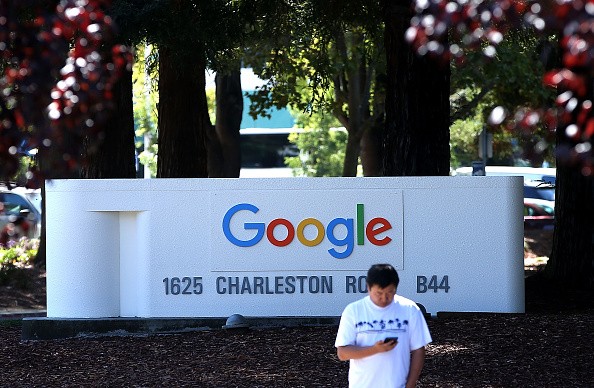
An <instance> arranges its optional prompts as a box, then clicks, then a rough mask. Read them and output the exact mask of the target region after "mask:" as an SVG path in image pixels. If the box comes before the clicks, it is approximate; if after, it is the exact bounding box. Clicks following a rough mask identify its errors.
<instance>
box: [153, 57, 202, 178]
mask: <svg viewBox="0 0 594 388" xmlns="http://www.w3.org/2000/svg"><path fill="white" fill-rule="evenodd" d="M204 71H205V64H204V59H203V58H199V57H197V56H175V55H174V54H173V52H172V51H171V50H169V49H167V48H161V49H160V51H159V109H158V111H159V118H158V126H159V138H158V144H159V154H158V155H159V156H158V159H157V177H158V178H206V177H207V176H208V167H207V151H206V138H207V134H208V131H209V129H210V126H211V124H210V119H209V118H208V106H207V103H206V91H205V87H206V79H205V75H204Z"/></svg>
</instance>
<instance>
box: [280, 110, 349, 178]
mask: <svg viewBox="0 0 594 388" xmlns="http://www.w3.org/2000/svg"><path fill="white" fill-rule="evenodd" d="M292 114H293V116H294V117H295V119H296V125H297V126H298V127H300V128H304V129H305V131H304V132H301V133H292V134H291V135H289V141H291V142H292V143H293V144H296V145H297V147H298V148H299V150H300V152H301V155H300V156H297V157H288V158H285V162H286V163H287V165H288V166H289V167H291V168H293V169H294V173H295V174H296V175H304V176H310V177H329V176H330V177H333V176H341V175H342V167H343V162H344V153H345V147H346V142H347V133H346V131H345V130H344V129H337V128H336V127H338V126H339V125H340V124H339V123H338V121H337V120H336V118H335V117H334V116H332V115H331V114H327V113H326V114H323V113H314V114H311V115H310V114H308V113H304V112H296V111H295V110H294V109H293V110H292Z"/></svg>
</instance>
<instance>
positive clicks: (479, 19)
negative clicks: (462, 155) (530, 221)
mask: <svg viewBox="0 0 594 388" xmlns="http://www.w3.org/2000/svg"><path fill="white" fill-rule="evenodd" d="M416 8H417V11H418V14H417V15H416V17H415V18H413V19H412V23H411V27H410V29H409V30H408V31H407V36H408V37H409V38H410V41H411V42H412V43H413V45H414V47H415V48H416V49H418V50H419V51H421V52H423V53H432V54H436V55H440V56H443V57H445V58H449V57H454V58H457V59H459V60H463V58H464V50H465V49H466V48H467V47H465V48H464V49H461V48H460V47H458V46H450V45H448V44H447V43H444V42H446V39H447V32H448V31H452V32H454V33H461V34H462V35H463V39H462V41H463V42H466V43H467V44H468V46H469V47H470V49H472V48H476V47H481V48H483V51H484V52H485V53H486V54H487V55H489V54H492V53H494V52H496V46H497V45H498V44H499V43H500V42H501V40H502V39H503V37H504V34H505V33H507V31H508V30H509V29H513V28H517V27H518V25H522V24H524V23H526V24H527V25H528V26H529V27H533V28H535V30H536V31H544V32H546V33H548V34H551V33H553V34H556V35H558V36H559V39H560V47H561V49H560V53H561V57H562V61H561V66H560V67H559V68H557V69H553V70H551V71H549V72H547V73H546V74H545V75H544V77H543V82H544V83H545V84H546V85H550V86H553V87H555V88H556V91H557V93H558V95H557V98H556V100H555V106H554V107H551V108H550V109H546V110H526V111H524V112H516V113H515V114H514V115H513V119H512V120H510V124H512V125H513V124H516V125H518V126H522V127H523V128H525V129H531V128H534V127H535V126H537V125H545V126H547V127H548V128H549V129H550V130H555V131H556V139H557V140H556V155H557V180H556V182H557V187H556V193H557V194H556V206H555V212H556V215H555V222H556V226H555V234H554V238H553V248H552V253H551V258H550V260H549V263H548V264H547V268H546V270H545V275H546V276H548V277H549V278H550V279H552V280H553V281H555V282H557V283H559V284H561V285H563V286H564V287H567V288H580V289H585V290H587V291H588V292H589V293H590V294H591V293H592V292H594V255H593V248H592V242H593V241H594V227H593V224H592V222H591V219H592V218H591V217H592V216H593V215H594V210H593V203H594V201H593V199H594V197H593V193H594V190H593V187H592V185H593V183H592V182H593V178H592V176H594V150H593V147H592V142H593V139H594V111H593V110H592V104H593V101H594V89H593V88H592V85H593V82H592V81H593V73H592V69H593V68H594V55H592V47H593V46H594V33H593V32H592V30H591V29H590V28H586V26H589V25H590V24H591V22H592V12H591V3H587V2H581V1H563V2H548V3H547V4H546V6H545V7H543V6H541V5H540V4H538V3H536V4H535V5H534V6H531V7H527V6H526V2H524V1H504V0H496V1H493V2H471V3H465V4H464V5H462V4H459V3H457V2H447V5H446V1H434V2H426V1H416ZM502 112H504V109H503V107H500V109H498V111H497V113H496V114H493V115H492V116H491V117H490V119H491V120H490V124H492V125H500V124H502V123H504V120H505V118H506V117H505V115H504V114H502Z"/></svg>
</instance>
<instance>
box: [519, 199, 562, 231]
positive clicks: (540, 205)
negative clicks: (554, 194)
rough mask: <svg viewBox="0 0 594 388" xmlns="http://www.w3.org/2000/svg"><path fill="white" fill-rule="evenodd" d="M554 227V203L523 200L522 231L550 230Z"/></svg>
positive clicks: (542, 200) (540, 200) (541, 200)
mask: <svg viewBox="0 0 594 388" xmlns="http://www.w3.org/2000/svg"><path fill="white" fill-rule="evenodd" d="M554 226H555V202H553V201H547V200H544V199H535V198H524V229H543V230H551V229H553V228H554Z"/></svg>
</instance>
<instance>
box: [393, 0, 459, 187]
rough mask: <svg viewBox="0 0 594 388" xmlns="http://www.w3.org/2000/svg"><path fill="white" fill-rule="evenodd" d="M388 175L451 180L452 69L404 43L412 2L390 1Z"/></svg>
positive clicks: (405, 0) (404, 0) (407, 0)
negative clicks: (450, 98) (431, 176)
mask: <svg viewBox="0 0 594 388" xmlns="http://www.w3.org/2000/svg"><path fill="white" fill-rule="evenodd" d="M384 14H385V21H384V23H385V29H386V30H385V35H384V38H385V47H386V57H387V74H388V82H387V87H386V123H385V133H384V136H383V160H384V165H383V168H384V171H383V173H384V175H396V176H408V175H417V176H419V175H429V176H430V175H449V171H450V149H449V121H450V120H449V114H450V105H449V97H450V83H449V81H450V68H449V64H448V62H447V61H437V60H435V59H434V58H429V57H420V56H419V55H417V53H416V51H415V50H414V49H413V48H412V47H411V46H410V45H409V44H408V43H407V42H406V41H405V32H406V30H407V28H408V24H409V21H410V18H411V17H412V11H411V1H409V0H386V1H385V3H384Z"/></svg>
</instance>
